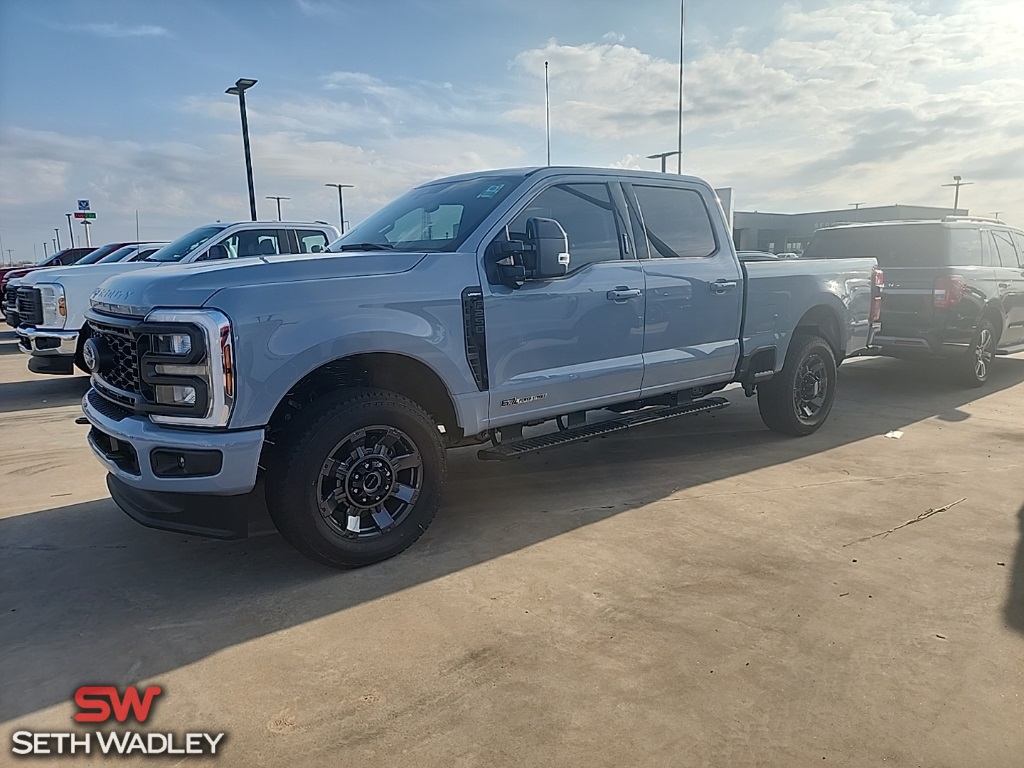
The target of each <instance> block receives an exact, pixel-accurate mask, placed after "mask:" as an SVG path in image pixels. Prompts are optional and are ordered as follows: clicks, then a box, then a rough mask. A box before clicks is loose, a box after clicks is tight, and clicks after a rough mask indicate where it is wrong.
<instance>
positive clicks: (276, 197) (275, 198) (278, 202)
mask: <svg viewBox="0 0 1024 768" xmlns="http://www.w3.org/2000/svg"><path fill="white" fill-rule="evenodd" d="M267 200H277V220H278V221H280V220H281V201H282V200H291V198H290V197H281V196H280V195H267ZM254 221H255V219H254Z"/></svg>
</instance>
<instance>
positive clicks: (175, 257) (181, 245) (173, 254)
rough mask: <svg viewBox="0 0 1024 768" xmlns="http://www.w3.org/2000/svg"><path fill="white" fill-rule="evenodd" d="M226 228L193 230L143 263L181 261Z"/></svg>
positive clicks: (152, 254)
mask: <svg viewBox="0 0 1024 768" xmlns="http://www.w3.org/2000/svg"><path fill="white" fill-rule="evenodd" d="M225 229H227V227H226V226H221V227H212V226H211V227H199V228H198V229H193V230H192V231H191V232H189V233H188V234H187V235H182V236H181V237H179V238H178V239H177V240H175V241H174V242H173V243H171V244H170V245H165V246H164V247H163V248H161V249H160V250H159V251H157V252H156V253H151V254H150V255H149V256H147V257H146V258H145V259H143V261H181V260H182V259H184V258H185V257H186V256H188V254H190V253H192V251H194V250H195V249H196V248H198V247H199V246H201V245H202V244H203V243H205V242H206V241H207V240H209V239H210V238H211V237H213V236H214V235H216V234H217V233H218V232H223V231H224V230H225Z"/></svg>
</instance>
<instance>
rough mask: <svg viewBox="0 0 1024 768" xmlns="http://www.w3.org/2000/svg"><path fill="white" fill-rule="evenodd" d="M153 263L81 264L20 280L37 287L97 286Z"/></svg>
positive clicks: (22, 283)
mask: <svg viewBox="0 0 1024 768" xmlns="http://www.w3.org/2000/svg"><path fill="white" fill-rule="evenodd" d="M157 266H159V264H156V263H155V262H144V261H130V262H127V263H121V262H117V261H115V262H114V263H113V264H82V265H79V266H73V265H72V266H69V267H47V268H45V269H38V270H36V271H34V272H30V273H29V274H27V275H25V277H23V278H22V279H21V285H38V284H39V283H60V284H61V285H64V286H67V285H68V284H70V283H76V282H90V283H93V284H94V285H99V284H100V283H102V282H103V281H104V280H106V279H107V278H108V277H110V276H111V275H118V274H121V273H122V272H130V271H132V270H134V269H145V268H146V267H157Z"/></svg>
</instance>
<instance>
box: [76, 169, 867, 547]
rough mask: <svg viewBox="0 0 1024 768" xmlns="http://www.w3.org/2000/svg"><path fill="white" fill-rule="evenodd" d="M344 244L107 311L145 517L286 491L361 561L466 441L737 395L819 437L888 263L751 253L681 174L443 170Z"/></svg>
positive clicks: (120, 301) (418, 523) (177, 517)
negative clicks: (740, 253)
mask: <svg viewBox="0 0 1024 768" xmlns="http://www.w3.org/2000/svg"><path fill="white" fill-rule="evenodd" d="M328 250H330V251H332V253H331V254H328V255H326V256H324V255H311V256H306V257H302V256H300V257H297V258H290V259H285V258H280V257H270V258H267V259H262V260H261V263H253V262H251V261H249V262H242V261H239V262H234V263H231V262H222V263H220V264H216V265H213V264H191V265H188V266H181V267H171V268H167V269H163V270H160V271H159V274H156V273H147V274H125V275H122V276H119V277H115V278H112V279H110V280H108V281H107V282H106V283H104V285H103V286H101V287H100V289H99V290H98V291H97V292H96V294H95V295H94V296H93V300H92V308H91V310H90V311H89V313H88V322H89V329H90V334H91V335H90V338H89V340H88V341H87V342H86V346H85V349H84V355H85V359H86V362H87V363H88V365H89V367H90V369H91V371H92V388H91V389H90V390H89V392H88V393H87V394H86V396H85V398H84V399H83V408H84V411H85V414H86V417H87V419H88V421H89V422H90V423H91V427H92V428H91V430H90V433H89V441H90V443H91V446H92V448H93V450H94V452H95V453H96V455H97V456H98V458H99V460H100V462H101V463H102V464H103V465H104V466H105V467H106V469H107V471H108V473H109V474H108V487H109V489H110V492H111V495H112V496H113V498H114V500H115V501H116V502H117V504H118V505H119V506H120V507H121V508H122V509H123V510H124V511H125V512H127V513H128V514H129V515H130V516H132V517H133V518H134V519H136V520H137V521H139V522H140V523H142V524H144V525H148V526H152V527H155V528H165V529H170V530H176V531H185V532H190V533H198V534H202V535H208V536H218V537H223V538H233V537H241V536H245V535H246V532H247V521H246V515H247V512H248V511H249V509H251V508H253V507H255V506H256V502H261V501H262V500H263V499H264V498H265V501H266V503H267V507H268V509H269V511H270V514H271V516H272V518H273V520H274V522H275V524H276V525H277V527H278V529H279V530H280V531H281V533H282V534H283V535H284V536H285V538H286V539H287V540H288V541H289V542H291V543H292V544H293V545H294V546H295V547H296V548H297V549H299V550H300V551H301V552H303V553H305V554H306V555H308V556H309V557H312V558H314V559H316V560H318V561H320V562H323V563H326V564H329V565H332V566H337V567H354V566H360V565H366V564H369V563H373V562H376V561H379V560H383V559H385V558H387V557H391V556H393V555H395V554H397V553H399V552H401V551H402V550H403V549H405V548H406V547H408V546H409V545H410V544H412V543H413V542H414V541H415V540H416V539H417V538H418V537H419V536H420V534H422V533H423V531H424V530H425V529H426V528H427V526H428V525H429V524H430V522H431V520H432V519H433V517H434V514H435V512H436V511H437V509H438V505H439V503H440V499H441V488H442V485H443V483H444V479H445V449H446V448H453V447H459V446H467V445H474V444H476V445H484V446H485V447H483V448H482V449H481V450H480V453H479V455H480V457H481V458H484V459H505V458H510V457H517V456H521V455H523V454H526V453H530V452H532V451H536V450H541V449H545V448H551V447H554V446H556V445H561V444H564V443H569V442H573V441H576V440H585V439H590V438H594V437H598V436H602V435H607V434H610V433H613V432H616V431H619V430H624V429H628V428H632V427H636V426H639V425H641V424H645V423H648V422H654V421H659V420H662V419H667V418H670V417H676V416H682V415H686V414H696V413H703V412H707V411H712V410H715V409H718V408H723V407H725V406H726V405H728V400H726V399H723V398H720V397H711V396H710V395H711V394H712V393H713V392H715V391H716V390H720V389H722V388H724V387H725V386H726V385H728V384H730V383H731V382H739V383H741V384H742V386H743V388H744V390H745V391H746V394H747V395H753V394H754V393H755V392H756V394H757V396H758V403H759V407H760V412H761V415H762V417H763V419H764V422H765V423H766V424H767V425H768V426H769V427H770V428H772V429H774V430H776V431H779V432H782V433H785V434H790V435H806V434H809V433H811V432H813V431H814V430H816V429H817V428H818V427H820V426H821V424H822V423H823V422H824V421H825V419H826V418H827V416H828V413H829V410H830V408H831V407H832V402H833V398H834V397H835V392H836V366H837V364H838V362H839V361H841V360H842V359H843V358H844V357H846V356H848V355H850V354H853V353H856V352H858V351H860V350H862V349H864V348H865V347H867V346H868V345H869V344H870V341H871V335H872V333H873V331H874V328H875V322H876V320H877V318H878V313H879V311H880V307H879V299H878V295H879V294H878V286H879V285H880V275H879V274H878V273H877V270H876V269H875V262H874V260H873V259H845V260H833V261H825V260H822V261H807V262H805V261H778V260H772V261H764V262H750V263H744V262H741V261H740V260H739V259H738V258H737V256H736V252H735V250H734V249H733V246H732V240H731V233H730V232H729V230H728V226H727V223H726V220H725V217H724V215H723V212H722V208H721V205H720V204H719V201H718V199H717V198H716V196H715V193H714V191H713V189H712V187H710V186H709V185H708V184H707V183H706V182H704V181H701V180H700V179H696V178H692V177H684V176H670V175H666V174H652V173H642V172H628V171H613V170H600V169H583V168H539V169H523V170H503V171H492V172H486V173H476V174H471V175H464V176H456V177H452V178H447V179H441V180H439V181H435V182H432V183H428V184H424V185H422V186H420V187H417V188H415V189H413V190H412V191H410V192H409V193H407V194H406V195H404V196H403V197H401V198H399V199H398V200H396V201H395V202H393V203H391V204H389V205H387V206H386V207H385V208H383V209H382V210H380V211H379V212H378V213H376V214H374V215H373V216H371V217H370V218H368V219H367V220H365V221H364V222H362V223H361V224H360V225H358V226H357V227H355V228H354V229H353V230H351V231H350V232H349V233H347V234H346V235H344V236H343V237H342V238H341V239H340V240H338V241H336V242H334V243H332V244H331V245H330V247H329V249H328ZM336 254H340V255H336ZM263 262H265V263H263ZM597 411H602V413H593V412H597ZM588 413H590V418H589V419H588ZM602 417H604V418H602ZM546 421H557V422H558V425H559V430H558V431H552V432H550V433H548V434H541V435H538V436H528V437H525V438H524V437H523V434H522V430H523V427H524V426H531V425H539V424H542V423H544V422H546Z"/></svg>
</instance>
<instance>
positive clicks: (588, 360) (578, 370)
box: [484, 180, 644, 426]
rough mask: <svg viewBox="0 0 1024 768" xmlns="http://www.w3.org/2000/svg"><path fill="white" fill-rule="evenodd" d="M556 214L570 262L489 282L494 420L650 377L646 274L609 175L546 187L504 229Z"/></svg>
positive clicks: (610, 392)
mask: <svg viewBox="0 0 1024 768" xmlns="http://www.w3.org/2000/svg"><path fill="white" fill-rule="evenodd" d="M533 217H542V218H549V219H555V220H556V221H558V222H559V224H561V225H562V228H563V229H564V230H565V231H566V233H567V234H568V237H569V255H570V263H569V272H568V274H566V275H565V276H564V277H559V278H556V279H542V280H527V281H526V282H525V283H524V284H523V285H522V286H521V287H520V288H515V289H513V288H508V287H506V286H503V285H485V287H484V317H485V318H486V324H487V342H486V343H487V367H488V377H489V381H490V419H491V424H492V426H500V425H502V424H515V423H518V422H522V421H528V420H531V419H535V418H545V417H549V416H555V415H558V414H563V413H567V412H571V411H576V410H583V409H585V408H594V407H599V406H601V405H605V404H609V403H613V402H617V401H622V400H624V399H629V398H630V397H634V396H636V395H638V394H639V392H640V381H641V379H642V377H643V356H642V352H643V339H644V326H643V317H644V275H643V270H642V269H641V268H640V265H639V263H637V261H636V260H635V258H633V254H632V248H631V245H630V239H629V237H627V236H626V235H625V232H626V228H625V226H624V223H623V220H622V215H621V210H620V208H619V206H618V205H617V204H616V203H615V202H614V201H613V198H612V195H611V189H610V187H609V186H608V185H607V184H605V183H595V182H594V181H589V180H588V181H580V182H579V183H560V184H555V185H552V186H548V187H546V188H543V189H541V190H540V191H539V193H538V194H536V195H535V196H534V197H533V198H532V199H531V200H530V202H529V203H527V204H526V205H525V207H524V208H523V209H521V210H520V211H519V212H517V213H516V214H514V215H513V216H512V217H511V220H510V221H509V223H508V225H507V227H505V228H503V231H502V233H501V234H500V235H499V236H498V237H499V238H508V239H513V240H515V239H523V238H524V237H525V233H526V221H527V219H529V218H533Z"/></svg>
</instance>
